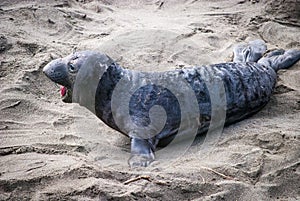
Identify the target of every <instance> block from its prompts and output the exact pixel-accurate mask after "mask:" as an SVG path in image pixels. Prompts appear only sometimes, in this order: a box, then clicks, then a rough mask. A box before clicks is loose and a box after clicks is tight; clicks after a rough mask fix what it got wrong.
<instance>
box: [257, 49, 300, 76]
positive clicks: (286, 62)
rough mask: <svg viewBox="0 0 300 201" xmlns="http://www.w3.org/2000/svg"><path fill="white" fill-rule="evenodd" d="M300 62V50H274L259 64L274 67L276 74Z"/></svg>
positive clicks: (259, 61)
mask: <svg viewBox="0 0 300 201" xmlns="http://www.w3.org/2000/svg"><path fill="white" fill-rule="evenodd" d="M299 60H300V50H296V49H292V50H287V51H285V50H274V51H272V52H270V53H268V54H267V55H266V56H265V57H263V58H261V59H260V60H258V62H257V63H259V64H262V65H264V66H270V67H272V68H273V69H274V70H275V71H276V72H277V71H278V70H280V69H285V68H289V67H291V66H292V65H294V64H295V63H296V62H297V61H299Z"/></svg>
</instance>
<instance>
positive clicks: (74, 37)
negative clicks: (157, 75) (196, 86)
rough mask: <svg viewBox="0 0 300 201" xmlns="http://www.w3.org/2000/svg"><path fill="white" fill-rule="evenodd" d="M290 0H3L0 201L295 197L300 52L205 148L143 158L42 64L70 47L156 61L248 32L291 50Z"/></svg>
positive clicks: (295, 22) (223, 57)
mask: <svg viewBox="0 0 300 201" xmlns="http://www.w3.org/2000/svg"><path fill="white" fill-rule="evenodd" d="M299 11H300V2H299V1H298V0H268V1H267V0H251V1H250V0H210V1H209V0H137V1H133V0H124V1H117V0H49V1H42V0H2V1H1V2H0V86H1V87H0V91H1V92H0V200H13V201H15V200H82V201H83V200H84V201H87V200H103V201H104V200H124V201H125V200H195V201H196V200H199V201H200V200H201V201H202V200H207V201H214V200H215V201H219V200H228V201H231V200H241V201H258V200H261V201H268V200H270V201H271V200H281V201H296V200H300V62H298V63H297V64H295V65H294V66H293V67H291V68H290V69H287V70H281V71H280V72H279V73H278V82H277V85H276V88H275V91H274V94H273V96H272V98H271V101H270V102H269V103H268V104H267V106H266V107H265V108H264V109H263V110H261V111H260V112H258V113H257V114H255V115H254V116H252V117H250V118H248V119H245V120H243V121H241V122H238V123H236V124H234V125H231V126H229V127H225V128H224V129H223V130H222V133H221V135H220V136H219V137H218V139H216V140H217V141H216V145H215V146H214V147H212V148H210V149H209V150H206V151H203V149H201V143H195V144H194V145H193V146H191V147H190V148H189V149H188V150H187V151H185V152H184V153H183V154H182V155H181V156H180V157H175V158H173V159H171V160H166V159H164V158H158V159H157V161H155V162H154V163H153V164H152V165H151V166H149V167H147V168H130V167H129V166H128V163H127V159H128V158H129V156H130V141H129V139H128V138H126V137H125V136H123V135H122V134H120V133H119V132H117V131H115V130H113V129H111V128H110V127H108V126H107V125H105V124H104V123H103V122H101V121H100V120H99V119H98V118H97V117H96V116H95V115H94V114H92V113H91V112H90V111H88V110H87V109H85V108H83V107H81V106H79V105H78V104H75V103H72V104H66V103H63V102H62V101H61V99H60V93H59V87H58V86H57V85H55V84H54V83H53V82H51V81H50V80H49V79H48V78H47V77H46V76H45V75H44V74H43V72H42V69H43V67H44V66H45V65H46V64H47V63H48V62H50V61H51V60H53V59H55V58H59V57H64V56H67V55H69V54H70V53H72V52H73V51H79V50H97V51H100V52H103V53H105V54H107V55H109V56H110V57H111V58H112V59H114V60H115V61H117V62H118V63H119V64H120V65H121V66H123V67H124V68H128V69H133V70H140V71H166V70H173V69H175V68H183V67H189V66H195V65H198V66H200V65H206V64H214V63H220V62H226V61H230V60H231V59H232V55H233V52H232V50H233V47H234V46H235V45H236V44H238V43H241V42H248V41H251V40H254V39H262V40H264V41H265V42H266V44H267V46H268V49H269V50H273V49H279V48H283V49H292V48H295V49H300V12H299ZM200 138H201V137H200ZM199 141H201V139H199Z"/></svg>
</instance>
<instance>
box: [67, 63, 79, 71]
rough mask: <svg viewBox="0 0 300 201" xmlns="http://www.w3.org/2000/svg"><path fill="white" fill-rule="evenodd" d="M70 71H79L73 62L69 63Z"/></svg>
mask: <svg viewBox="0 0 300 201" xmlns="http://www.w3.org/2000/svg"><path fill="white" fill-rule="evenodd" d="M69 71H70V72H71V73H76V72H77V71H78V69H77V68H76V66H75V65H74V64H72V63H69Z"/></svg>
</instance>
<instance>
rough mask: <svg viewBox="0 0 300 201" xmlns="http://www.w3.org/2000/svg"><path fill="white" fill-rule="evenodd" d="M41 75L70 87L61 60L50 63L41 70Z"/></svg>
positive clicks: (66, 71)
mask: <svg viewBox="0 0 300 201" xmlns="http://www.w3.org/2000/svg"><path fill="white" fill-rule="evenodd" d="M43 73H44V74H45V75H46V76H47V77H48V78H49V79H50V80H52V81H53V82H55V83H57V84H60V85H63V86H65V87H71V84H70V80H69V76H68V70H67V67H66V64H65V63H63V62H62V60H61V59H56V60H54V61H51V62H50V63H48V64H47V65H46V66H45V67H44V68H43Z"/></svg>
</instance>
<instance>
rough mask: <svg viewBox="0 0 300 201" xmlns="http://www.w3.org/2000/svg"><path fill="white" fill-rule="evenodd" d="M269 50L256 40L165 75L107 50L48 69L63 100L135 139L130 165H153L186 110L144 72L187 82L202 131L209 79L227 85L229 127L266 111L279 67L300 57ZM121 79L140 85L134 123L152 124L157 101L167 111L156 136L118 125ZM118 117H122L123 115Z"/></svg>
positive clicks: (133, 102) (132, 108)
mask: <svg viewBox="0 0 300 201" xmlns="http://www.w3.org/2000/svg"><path fill="white" fill-rule="evenodd" d="M266 49H267V48H266V45H265V43H264V42H263V41H261V40H256V41H252V42H250V43H248V44H243V45H238V46H236V47H235V49H234V55H235V57H234V60H233V61H234V62H229V63H220V64H214V65H209V66H200V67H193V68H186V69H180V70H174V71H167V72H160V73H158V72H148V73H146V72H137V71H131V70H128V69H124V68H122V67H120V66H119V65H118V64H117V63H116V62H114V61H113V60H112V59H111V58H109V57H108V56H107V55H105V54H101V53H98V52H94V51H81V52H76V53H73V54H71V55H69V56H67V57H65V58H60V59H56V60H54V61H51V62H50V63H49V64H47V65H46V66H45V67H44V69H43V72H44V73H45V74H46V76H47V77H48V78H50V79H51V80H52V81H53V82H55V83H57V84H60V85H62V86H63V91H64V92H63V93H62V95H63V101H64V102H77V103H79V104H80V105H82V106H85V107H87V108H88V109H89V110H91V111H92V112H93V113H95V114H96V115H97V117H98V118H100V119H101V120H102V121H103V122H104V123H106V124H107V125H108V126H110V127H111V128H113V129H115V130H117V131H119V132H121V133H123V134H125V135H127V136H129V137H130V138H131V158H130V160H129V164H130V165H131V166H148V165H149V164H150V163H151V162H152V161H153V160H154V151H155V149H156V147H158V146H166V145H167V144H168V143H170V141H172V139H174V137H175V136H176V135H178V130H179V129H178V128H179V126H180V124H183V123H185V122H184V121H185V119H183V120H182V119H181V116H182V113H183V112H186V111H182V110H181V108H180V104H179V102H178V99H177V98H176V96H175V95H174V92H172V91H171V90H169V89H168V88H167V87H164V86H160V85H156V84H153V83H151V82H149V83H147V82H146V81H147V80H144V78H143V77H145V75H146V76H153V77H155V78H157V79H162V80H169V81H170V82H172V81H174V80H176V78H181V79H184V80H185V81H186V82H187V83H188V85H189V87H191V89H192V90H193V91H194V93H195V97H196V99H197V102H198V107H199V112H200V114H199V127H198V132H197V133H198V134H201V133H204V132H206V131H207V130H208V128H209V125H210V123H211V114H212V112H211V110H212V100H211V99H210V93H212V92H211V91H209V90H208V87H207V83H208V82H210V80H213V79H219V80H222V82H223V84H224V89H225V96H226V104H225V106H226V119H225V125H229V124H232V123H234V122H237V121H240V120H242V119H244V118H246V117H248V116H250V115H253V114H254V113H256V112H258V111H259V110H260V109H262V108H263V107H264V106H265V105H266V104H267V103H268V101H269V100H270V96H271V94H272V91H273V89H274V87H275V84H276V78H277V71H278V70H280V69H285V68H288V67H290V66H292V65H293V64H295V63H296V62H297V61H298V60H299V59H300V50H288V51H284V50H276V51H273V52H270V53H269V54H267V55H266V56H264V57H262V56H263V55H264V53H265V51H266ZM79 72H81V73H79ZM121 79H123V81H124V80H125V83H129V84H132V86H134V85H139V86H138V87H137V88H138V89H137V90H135V91H134V92H133V93H132V94H131V97H130V101H129V103H125V107H126V106H127V107H129V115H130V117H131V120H132V122H133V124H135V125H136V126H138V127H146V126H148V125H149V124H151V118H150V115H149V113H150V112H149V111H150V109H151V108H153V106H156V105H158V106H160V107H162V108H163V109H164V110H165V112H166V115H167V118H166V120H165V121H166V122H165V125H164V126H163V129H161V130H159V132H157V134H156V135H154V136H152V135H149V133H138V134H136V131H135V130H132V131H131V130H130V129H129V130H128V129H127V130H126V129H125V128H123V127H125V125H126V122H124V124H121V127H120V124H117V123H116V121H115V118H114V113H113V111H112V96H113V92H114V90H115V88H116V86H117V84H118V82H119V81H120V80H121ZM144 81H145V82H144ZM180 88H181V87H178V90H180ZM182 94H183V95H182V96H183V98H189V97H184V96H185V95H184V91H183V92H182ZM118 107H124V105H121V104H120V106H118ZM223 109H224V108H223ZM115 115H119V116H120V117H121V118H122V115H123V114H115ZM124 115H126V114H124ZM158 118H159V117H158ZM118 125H119V126H118ZM122 125H123V126H122ZM127 127H128V125H127ZM129 127H130V126H129ZM124 130H125V131H124Z"/></svg>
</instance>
